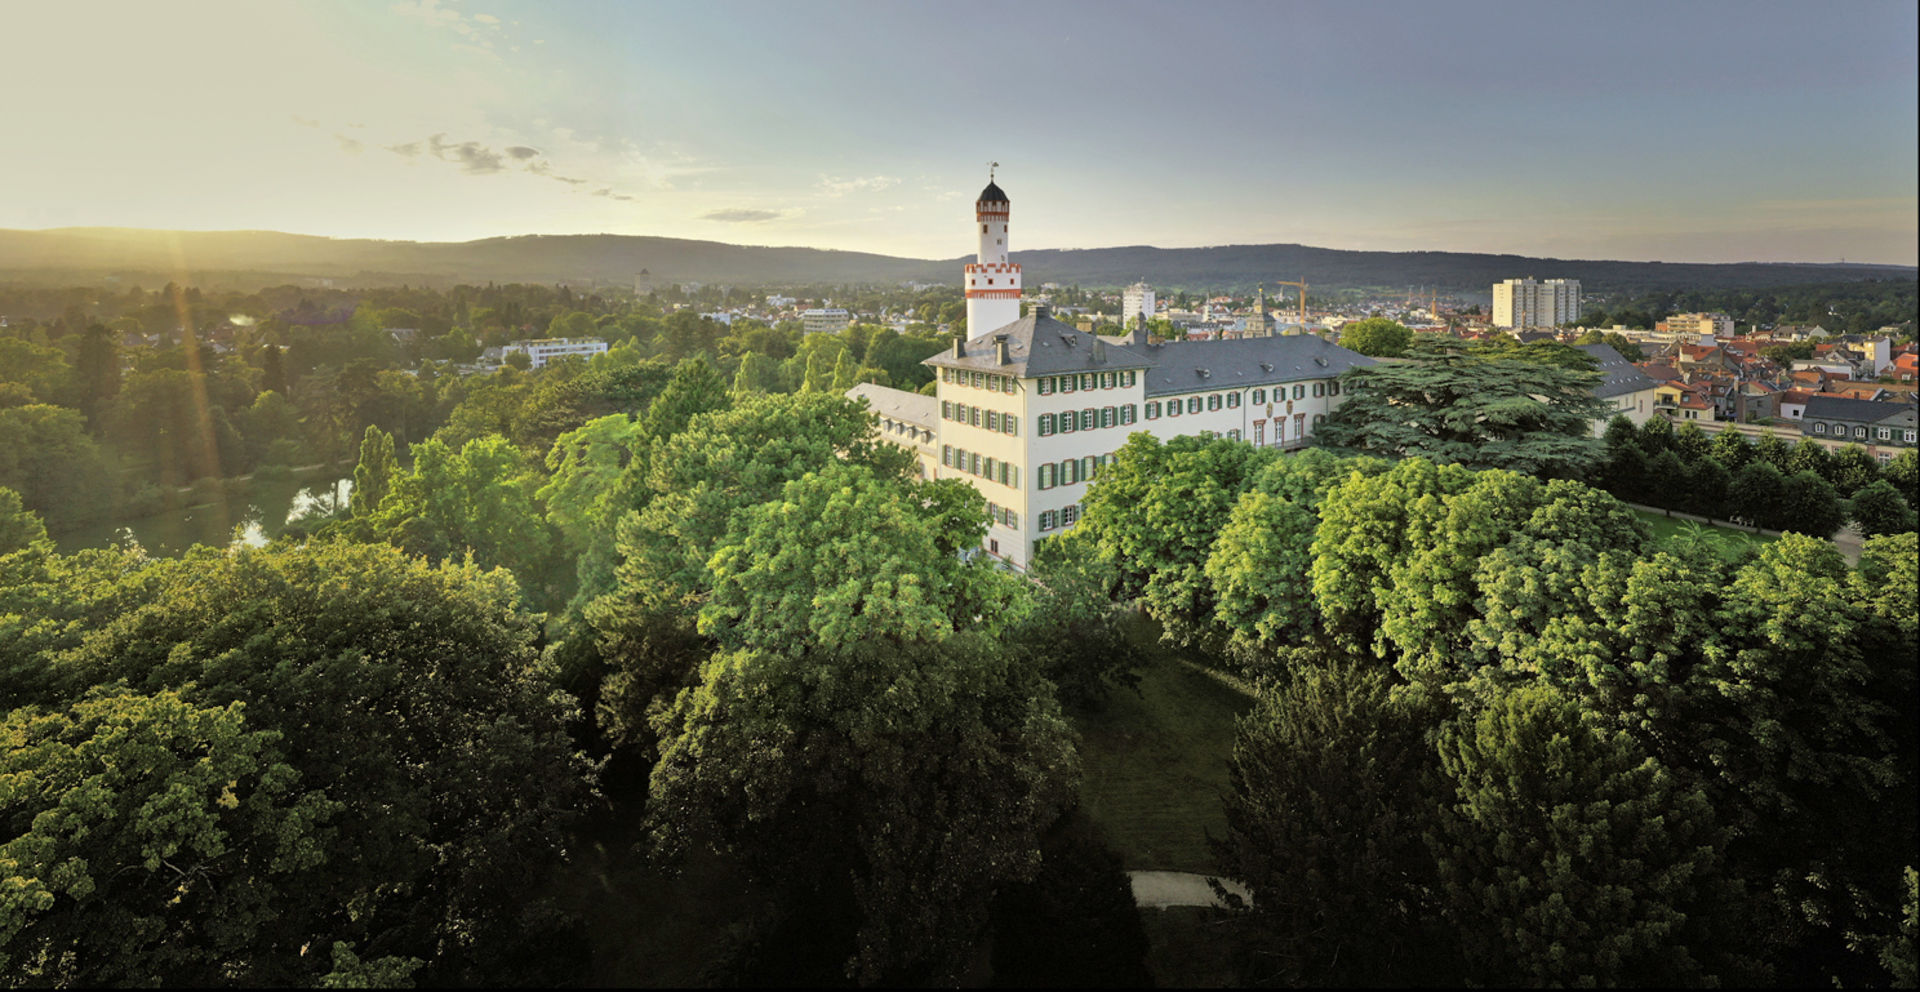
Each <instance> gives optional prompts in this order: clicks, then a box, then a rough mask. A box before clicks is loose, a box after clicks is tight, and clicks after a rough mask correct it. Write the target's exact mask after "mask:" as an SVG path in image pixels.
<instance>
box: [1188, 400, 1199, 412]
mask: <svg viewBox="0 0 1920 992" xmlns="http://www.w3.org/2000/svg"><path fill="white" fill-rule="evenodd" d="M1187 412H1188V413H1199V412H1200V397H1198V396H1189V397H1187Z"/></svg>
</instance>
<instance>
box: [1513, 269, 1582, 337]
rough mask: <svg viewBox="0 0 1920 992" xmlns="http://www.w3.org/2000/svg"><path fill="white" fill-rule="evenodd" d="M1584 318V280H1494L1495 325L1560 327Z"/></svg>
mask: <svg viewBox="0 0 1920 992" xmlns="http://www.w3.org/2000/svg"><path fill="white" fill-rule="evenodd" d="M1579 319H1580V280H1578V279H1548V280H1546V281H1545V282H1535V281H1534V280H1532V279H1508V280H1505V281H1503V282H1496V283H1494V284H1493V326H1495V327H1523V328H1524V327H1559V326H1560V325H1562V324H1570V323H1572V322H1574V321H1577V320H1579Z"/></svg>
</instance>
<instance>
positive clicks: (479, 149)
mask: <svg viewBox="0 0 1920 992" xmlns="http://www.w3.org/2000/svg"><path fill="white" fill-rule="evenodd" d="M444 138H446V135H444V134H436V135H433V136H432V137H430V138H428V139H427V147H428V149H429V150H431V151H432V152H433V157H434V158H437V159H440V160H441V161H443V162H454V163H457V164H458V165H459V166H460V171H462V172H465V173H466V174H467V175H470V176H485V175H490V174H492V173H495V172H499V171H500V170H501V169H502V168H504V163H503V161H502V157H501V155H500V153H499V152H496V151H494V150H493V149H491V148H488V147H486V146H485V145H482V144H480V143H479V142H477V141H462V142H460V143H459V144H457V145H456V144H450V143H448V142H447V141H445V140H443V139H444Z"/></svg>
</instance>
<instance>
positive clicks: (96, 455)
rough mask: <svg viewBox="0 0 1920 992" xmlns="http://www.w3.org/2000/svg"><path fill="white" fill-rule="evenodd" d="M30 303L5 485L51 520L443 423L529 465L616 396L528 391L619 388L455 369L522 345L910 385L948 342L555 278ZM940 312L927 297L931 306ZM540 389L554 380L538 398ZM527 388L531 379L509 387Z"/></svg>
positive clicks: (569, 371)
mask: <svg viewBox="0 0 1920 992" xmlns="http://www.w3.org/2000/svg"><path fill="white" fill-rule="evenodd" d="M12 292H14V293H15V294H19V293H22V292H26V291H19V290H15V291H12ZM27 295H28V296H31V297H33V298H34V300H35V301H37V302H38V303H39V304H42V305H43V306H45V307H52V306H54V305H58V307H59V309H60V311H61V313H60V315H59V316H54V317H52V318H50V319H47V320H45V321H44V322H43V321H40V320H37V319H34V318H31V317H26V318H15V319H14V320H12V321H11V322H10V326H9V327H7V328H6V329H4V330H0V485H4V486H7V487H9V488H12V489H15V490H16V491H18V492H19V493H21V495H22V496H23V498H24V499H25V500H26V503H27V505H28V506H29V507H30V508H31V509H33V510H34V511H36V512H38V513H40V514H41V515H43V517H44V518H45V519H46V521H47V523H48V525H49V526H50V527H53V528H54V529H55V530H56V531H66V530H69V529H71V528H73V527H76V526H79V525H81V524H84V523H88V522H91V521H94V520H99V519H103V518H107V517H110V516H114V515H121V516H142V515H145V514H148V513H152V512H154V511H156V510H158V509H161V508H162V507H163V506H166V505H170V504H171V503H172V502H174V501H176V500H177V499H178V498H179V497H178V496H177V495H176V493H175V490H176V489H177V488H178V487H182V486H186V485H188V484H190V483H194V482H195V481H196V480H209V479H221V478H232V477H235V476H241V475H246V474H249V473H252V472H255V471H259V470H262V469H267V470H269V471H274V472H283V471H285V470H287V469H288V468H290V467H296V466H303V465H315V464H333V463H336V462H339V461H341V460H343V459H347V458H351V457H352V455H353V452H354V450H355V445H356V444H357V443H358V441H359V439H360V437H361V436H362V434H363V433H364V432H365V429H366V428H367V427H368V426H378V427H380V428H381V429H382V430H383V431H386V432H388V433H390V434H392V435H394V436H395V437H396V438H397V439H399V443H400V444H401V445H402V446H403V447H402V449H401V450H402V452H403V453H404V452H405V450H406V448H405V446H406V445H409V444H412V443H415V442H419V441H422V440H425V439H427V438H428V437H430V436H433V435H435V434H436V433H437V432H439V431H441V430H443V429H445V428H447V427H448V426H449V425H454V430H453V432H452V433H453V435H454V436H455V438H454V440H455V443H459V442H463V441H464V440H465V439H466V438H469V437H472V436H476V435H477V433H480V432H481V431H480V430H478V429H476V428H475V426H474V425H475V424H486V425H487V426H486V428H485V429H486V430H491V431H494V432H498V433H502V434H506V435H509V436H512V437H514V439H515V440H516V442H517V443H520V444H522V445H523V446H524V447H525V448H526V449H527V451H528V453H529V455H530V456H532V457H534V458H539V457H543V456H544V454H545V451H546V448H547V446H549V445H551V443H552V441H553V438H554V437H555V436H557V435H558V434H559V433H560V431H561V430H563V429H566V428H567V427H570V426H576V425H577V424H578V423H580V422H583V421H584V419H586V417H587V416H589V415H596V414H597V413H605V412H609V411H610V410H611V409H613V407H611V406H607V405H605V403H604V402H603V403H602V404H601V406H600V407H599V408H598V409H597V410H593V409H586V410H584V411H583V415H582V416H579V417H576V418H575V419H574V420H572V421H568V420H566V417H567V416H570V415H571V414H570V413H566V412H555V411H552V410H542V409H539V408H538V403H539V402H541V401H547V402H551V403H553V404H556V405H558V406H559V407H562V408H569V407H570V406H582V407H588V408H590V407H592V406H593V404H594V402H595V401H594V400H592V399H591V394H593V393H594V391H595V390H597V389H605V390H609V391H610V392H609V393H608V395H607V397H606V398H605V399H606V401H607V402H617V401H618V400H619V399H620V393H621V390H622V389H624V388H626V387H624V386H622V385H620V384H618V383H607V382H595V381H591V380H589V381H583V382H580V383H577V384H574V385H571V386H569V385H567V383H571V382H572V381H573V380H574V379H577V378H579V377H581V376H582V375H584V374H585V372H586V370H585V369H581V368H572V367H568V366H567V364H566V363H562V364H561V366H560V367H557V368H555V369H553V370H549V371H543V372H542V373H540V374H539V375H536V376H532V377H530V378H528V379H526V380H525V381H523V380H522V379H517V378H515V377H514V374H503V375H502V376H499V377H488V376H470V375H462V374H460V373H459V371H458V370H457V369H456V368H454V367H453V365H452V364H451V363H452V362H454V361H468V360H471V359H473V358H475V357H476V356H478V355H479V353H480V351H481V349H482V348H483V347H486V346H489V345H498V344H502V343H505V342H507V341H509V340H512V339H516V338H521V337H526V336H530V335H533V336H537V335H555V336H597V337H602V338H605V339H607V340H609V341H610V342H612V343H613V353H612V354H611V355H610V356H608V357H607V358H606V359H604V360H603V361H604V362H605V364H607V365H610V366H613V367H620V368H626V367H632V366H636V365H638V364H641V363H646V362H664V363H667V364H669V365H670V364H672V363H675V362H678V361H680V360H682V359H685V358H687V357H690V356H693V355H703V356H705V360H706V361H708V362H710V363H711V364H712V365H713V366H714V367H715V368H716V369H717V370H718V371H719V372H720V373H721V374H722V375H724V376H726V377H728V378H729V380H731V379H732V378H734V377H736V376H737V375H738V374H739V373H740V371H741V370H742V369H743V368H744V369H745V370H746V375H747V379H748V380H749V381H750V382H751V384H752V387H753V388H756V389H761V390H765V391H773V392H785V391H793V390H797V389H800V388H802V387H803V386H805V385H807V384H808V383H809V382H812V383H813V384H815V385H817V386H821V387H822V388H824V387H825V386H826V385H831V384H832V383H834V382H839V381H842V380H847V384H848V385H850V384H851V383H852V382H853V381H872V382H880V383H884V384H889V385H898V386H900V387H901V388H907V389H918V388H921V387H922V386H924V385H926V384H927V383H930V382H931V381H932V377H931V375H930V374H929V370H927V369H925V368H924V367H922V366H921V365H920V364H919V362H920V360H921V359H923V358H925V357H926V356H927V355H929V354H932V353H933V352H934V351H937V350H938V349H939V347H940V346H941V343H942V340H944V339H941V338H939V337H938V336H937V335H936V334H935V333H934V332H933V330H932V329H931V328H930V327H922V328H920V329H918V330H916V331H914V332H913V333H910V334H907V335H901V334H896V333H895V332H893V331H892V330H890V329H887V328H882V327H878V326H874V325H866V324H862V325H855V326H853V327H851V328H849V329H847V330H846V331H843V332H840V333H838V334H826V335H813V336H811V337H808V336H805V335H803V334H802V333H801V331H800V328H799V327H798V326H797V325H788V326H781V327H768V326H765V325H763V324H758V323H754V322H750V321H743V322H738V323H737V324H736V326H732V327H729V326H727V325H725V324H721V323H718V322H716V321H713V320H709V319H706V318H703V317H701V316H700V315H698V314H697V313H693V312H690V311H685V310H682V311H672V312H663V311H660V310H657V309H654V308H652V307H650V306H649V305H647V304H645V303H638V304H636V303H632V302H631V301H624V302H616V301H610V300H607V299H605V298H602V297H597V296H592V295H576V294H574V293H573V292H572V291H571V290H569V289H568V288H567V287H564V286H560V287H540V286H532V287H528V286H500V287H496V286H487V287H466V286H463V287H459V288H457V289H455V290H452V291H449V292H444V293H443V292H439V291H435V290H428V289H410V288H405V287H402V288H399V289H389V290H377V291H368V292H367V293H365V294H357V295H354V296H349V295H347V294H337V293H313V294H310V293H309V292H308V291H303V290H297V289H294V288H292V287H284V288H281V289H278V290H267V291H262V292H260V293H254V294H202V293H201V292H199V291H198V290H197V289H192V288H182V287H179V286H175V285H169V286H167V287H165V288H164V289H163V290H161V291H160V292H159V293H146V292H144V291H142V290H140V289H138V288H137V287H136V288H134V289H130V290H128V291H127V292H126V293H124V294H120V295H118V296H114V297H108V298H104V299H99V300H94V301H89V302H90V303H92V304H94V305H92V306H91V307H83V306H82V305H81V304H80V303H78V302H75V301H74V299H73V298H72V296H71V294H64V293H39V292H28V293H27ZM944 305H945V304H939V305H938V306H936V304H935V303H933V302H928V303H925V304H922V308H923V309H927V310H928V311H929V316H936V317H937V316H939V312H938V311H939V309H940V307H942V306H944ZM955 305H957V304H955ZM395 331H400V332H402V333H400V334H397V335H396V334H395V333H394V332H395ZM149 336H150V337H151V340H152V342H153V343H148V340H149ZM129 342H131V343H129ZM848 363H851V367H850V368H846V367H843V366H845V365H847V364H848ZM576 364H577V363H576ZM607 374H609V373H608V372H607V371H606V370H604V369H603V370H602V372H601V373H599V376H600V378H601V379H602V380H604V379H605V377H606V375H607ZM810 375H811V376H812V377H813V378H812V379H811V380H810V379H809V376H810ZM535 382H545V383H549V385H547V386H544V387H540V388H539V389H537V390H536V389H534V388H533V387H532V386H531V383H535ZM522 385H527V386H528V387H529V388H527V389H516V388H515V387H518V386H522ZM535 391H539V392H542V393H543V396H542V399H541V401H536V405H535V408H531V409H527V410H525V411H521V410H519V409H518V408H519V407H520V406H521V405H523V404H522V403H521V402H520V401H519V399H518V397H519V395H520V394H522V393H531V392H535ZM469 400H472V401H473V402H472V403H469ZM508 407H513V408H514V409H513V410H512V411H509V410H508V409H507V408H508ZM523 414H524V416H525V417H526V418H527V419H528V420H529V421H536V420H539V419H541V418H543V417H547V418H551V417H555V416H558V417H560V420H559V421H558V422H557V425H556V426H553V427H552V429H542V428H537V427H534V426H532V425H531V424H528V425H522V426H519V427H516V426H515V425H514V424H513V423H511V419H510V418H512V417H514V416H520V415H523ZM188 498H193V497H188Z"/></svg>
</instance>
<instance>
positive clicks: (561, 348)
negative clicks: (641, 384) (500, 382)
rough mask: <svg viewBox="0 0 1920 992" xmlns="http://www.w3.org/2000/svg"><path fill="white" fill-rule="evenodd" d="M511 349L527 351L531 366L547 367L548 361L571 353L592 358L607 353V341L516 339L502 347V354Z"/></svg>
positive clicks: (589, 339)
mask: <svg viewBox="0 0 1920 992" xmlns="http://www.w3.org/2000/svg"><path fill="white" fill-rule="evenodd" d="M509 351H519V352H524V353H526V356H527V359H528V362H529V367H531V368H536V369H538V368H545V367H546V364H547V363H548V362H551V361H553V360H554V359H556V358H565V357H567V356H569V355H574V356H578V357H581V358H592V357H593V356H595V355H604V354H606V353H607V343H606V342H605V341H602V340H600V339H599V338H539V339H536V340H533V341H515V342H514V343H512V344H510V345H507V346H506V347H505V348H503V349H501V352H502V354H504V353H506V352H509Z"/></svg>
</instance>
